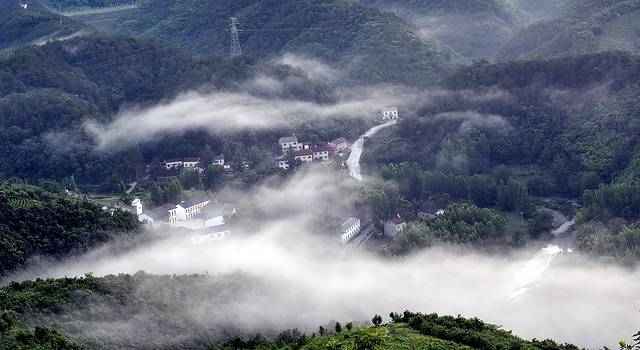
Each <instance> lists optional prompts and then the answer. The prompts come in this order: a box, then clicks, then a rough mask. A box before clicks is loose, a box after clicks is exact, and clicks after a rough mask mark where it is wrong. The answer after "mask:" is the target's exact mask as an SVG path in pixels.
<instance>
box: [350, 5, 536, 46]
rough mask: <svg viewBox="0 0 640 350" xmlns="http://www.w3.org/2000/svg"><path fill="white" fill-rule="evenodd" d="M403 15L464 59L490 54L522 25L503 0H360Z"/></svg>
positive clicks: (427, 34) (519, 16) (518, 13)
mask: <svg viewBox="0 0 640 350" xmlns="http://www.w3.org/2000/svg"><path fill="white" fill-rule="evenodd" d="M360 2H361V3H362V4H365V5H369V6H375V7H378V8H381V9H383V10H387V11H392V12H394V13H395V14H397V15H398V16H401V17H403V18H406V19H407V20H408V21H410V22H411V23H413V24H414V25H415V26H417V27H418V28H419V29H420V31H421V32H422V33H423V34H424V35H425V36H428V37H434V38H436V39H438V40H440V41H442V42H443V43H445V44H447V45H448V46H450V47H451V48H453V49H454V50H455V51H456V52H458V53H459V54H460V55H462V56H463V57H465V58H467V59H477V58H487V57H493V56H494V54H495V53H496V52H497V51H498V49H499V48H500V47H501V46H502V45H503V44H504V43H505V42H506V41H507V40H509V38H511V36H512V35H513V33H514V32H515V31H516V30H518V29H519V28H520V27H521V25H522V24H523V23H522V21H523V15H522V13H520V12H519V11H518V10H517V9H516V8H515V7H514V6H512V5H511V4H510V3H509V2H507V1H505V0H480V1H478V0H475V1H472V0H436V1H429V0H391V1H387V0H361V1H360Z"/></svg>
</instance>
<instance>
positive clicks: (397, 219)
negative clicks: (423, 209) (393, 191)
mask: <svg viewBox="0 0 640 350" xmlns="http://www.w3.org/2000/svg"><path fill="white" fill-rule="evenodd" d="M390 221H391V222H393V223H394V224H395V225H400V224H404V223H405V222H407V221H405V219H403V218H402V217H401V216H400V215H398V216H394V217H392V218H391V220H390Z"/></svg>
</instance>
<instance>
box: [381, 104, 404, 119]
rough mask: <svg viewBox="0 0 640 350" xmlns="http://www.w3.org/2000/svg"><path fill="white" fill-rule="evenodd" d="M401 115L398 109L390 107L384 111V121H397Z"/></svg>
mask: <svg viewBox="0 0 640 350" xmlns="http://www.w3.org/2000/svg"><path fill="white" fill-rule="evenodd" d="M399 116H400V114H399V113H398V107H389V108H384V109H382V121H385V122H386V121H391V120H397V119H398V117H399Z"/></svg>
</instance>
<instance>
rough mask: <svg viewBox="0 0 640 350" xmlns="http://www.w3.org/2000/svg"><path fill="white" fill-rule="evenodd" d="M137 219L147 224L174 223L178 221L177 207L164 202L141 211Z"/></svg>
mask: <svg viewBox="0 0 640 350" xmlns="http://www.w3.org/2000/svg"><path fill="white" fill-rule="evenodd" d="M138 219H139V220H141V221H142V222H146V223H148V224H155V223H165V224H175V223H176V222H178V217H177V207H176V205H175V204H165V205H162V206H160V207H157V208H153V209H151V210H149V211H147V212H146V213H143V214H142V215H141V216H138Z"/></svg>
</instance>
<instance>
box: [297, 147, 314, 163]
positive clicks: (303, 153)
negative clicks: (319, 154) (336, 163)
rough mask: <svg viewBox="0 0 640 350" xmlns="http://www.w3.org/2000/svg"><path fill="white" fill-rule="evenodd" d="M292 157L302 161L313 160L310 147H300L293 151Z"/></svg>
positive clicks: (308, 161)
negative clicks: (300, 148)
mask: <svg viewBox="0 0 640 350" xmlns="http://www.w3.org/2000/svg"><path fill="white" fill-rule="evenodd" d="M294 158H295V159H296V160H299V161H301V162H302V163H311V162H313V151H312V150H310V149H302V150H299V151H296V153H294Z"/></svg>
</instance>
